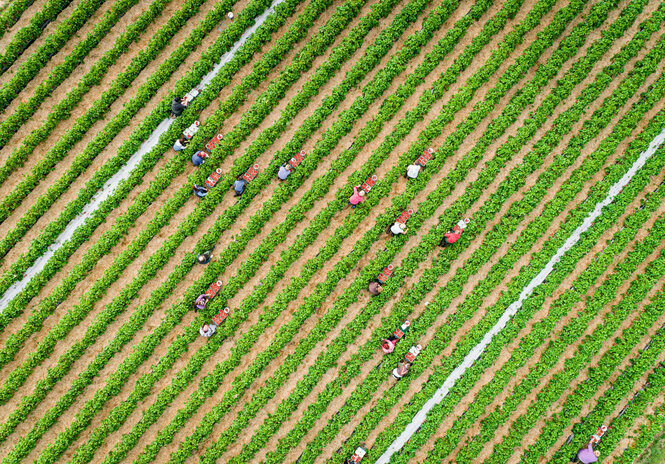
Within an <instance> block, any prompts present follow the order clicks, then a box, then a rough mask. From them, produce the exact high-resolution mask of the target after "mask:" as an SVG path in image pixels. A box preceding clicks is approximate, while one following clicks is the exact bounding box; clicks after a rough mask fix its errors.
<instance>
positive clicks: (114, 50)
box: [0, 0, 179, 220]
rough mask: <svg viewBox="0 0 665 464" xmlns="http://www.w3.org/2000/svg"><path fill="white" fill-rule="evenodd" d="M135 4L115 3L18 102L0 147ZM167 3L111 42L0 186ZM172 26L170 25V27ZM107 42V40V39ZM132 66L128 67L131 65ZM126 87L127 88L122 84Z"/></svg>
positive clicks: (10, 163)
mask: <svg viewBox="0 0 665 464" xmlns="http://www.w3.org/2000/svg"><path fill="white" fill-rule="evenodd" d="M136 3H137V0H127V1H118V2H115V3H114V4H113V7H112V8H111V10H109V11H108V12H107V13H106V15H105V16H104V18H103V19H102V20H101V21H100V22H99V23H98V24H97V25H96V26H95V28H94V29H93V30H92V31H91V32H90V33H89V34H88V35H87V36H86V38H85V39H84V40H82V41H80V42H79V43H78V44H76V46H75V47H74V49H73V50H72V51H71V53H69V55H67V57H66V58H65V60H64V61H63V62H62V63H61V64H59V65H57V66H55V67H54V68H53V69H52V70H51V71H50V72H49V75H48V77H47V78H46V79H44V80H43V82H41V83H40V84H39V86H38V87H37V88H36V89H35V91H34V93H33V95H32V96H31V97H30V98H29V99H27V101H24V102H21V103H19V104H18V105H17V107H16V110H15V111H14V112H13V113H12V114H11V115H10V116H9V117H8V118H7V119H6V120H4V121H2V123H0V147H3V146H5V145H6V144H7V142H8V141H9V139H10V138H11V137H12V136H13V135H15V134H16V132H17V131H18V129H19V128H20V127H21V125H23V124H24V123H25V122H26V121H27V120H28V119H29V118H30V117H31V116H32V115H34V114H35V112H36V111H37V109H38V108H39V107H40V105H41V104H42V103H43V102H44V100H46V99H47V98H48V97H49V96H51V94H52V92H53V91H54V90H55V89H56V88H57V87H58V86H59V85H60V84H61V83H62V82H63V81H64V80H65V79H66V78H67V77H69V76H70V75H71V73H72V71H73V70H74V69H75V68H76V67H77V66H78V65H79V64H81V63H82V62H83V60H84V59H85V57H86V56H87V55H88V53H89V52H90V51H91V50H92V49H93V48H94V47H96V46H97V45H98V44H99V43H100V42H101V40H102V39H106V36H107V34H108V32H109V31H110V29H111V28H112V27H113V26H114V25H115V24H116V23H117V22H118V20H119V19H120V18H121V17H122V16H123V15H124V14H125V13H126V12H127V11H128V10H129V8H131V7H132V6H133V5H135V4H136ZM168 3H170V0H160V1H156V2H152V3H151V4H150V7H149V8H148V9H146V10H145V11H144V12H143V13H142V14H141V16H139V17H138V18H137V19H136V20H135V21H133V22H132V23H131V24H130V25H129V26H127V30H126V31H125V32H124V33H122V34H121V35H120V36H119V37H118V38H117V39H116V41H115V42H114V44H113V47H111V48H110V49H109V50H108V51H107V52H106V53H105V54H104V55H103V56H102V57H101V58H100V59H99V60H97V62H96V63H95V64H94V65H93V66H92V67H91V68H90V71H88V72H87V73H86V74H85V75H84V76H83V77H82V78H81V79H80V81H79V82H78V84H77V85H76V88H74V89H73V90H71V91H69V92H67V95H66V96H65V97H64V98H63V101H61V102H58V104H56V105H55V106H54V107H53V108H52V110H51V112H50V113H49V115H48V116H47V121H46V122H45V123H44V124H43V126H42V127H40V128H39V129H35V130H34V131H33V132H32V133H31V134H29V135H28V137H26V139H27V140H25V139H24V140H23V141H22V143H23V146H22V147H21V148H19V149H18V150H16V151H14V153H12V156H11V157H10V158H9V159H8V160H7V162H6V163H5V164H4V165H3V166H2V168H0V184H2V182H4V181H5V180H6V179H7V177H8V176H9V175H10V174H11V173H12V171H13V170H14V169H16V168H17V167H19V166H20V165H21V164H22V163H23V162H24V161H25V158H26V155H27V153H28V150H29V149H28V146H31V145H32V146H33V147H34V145H35V143H38V142H39V141H42V140H44V138H45V137H46V135H48V134H50V133H51V131H52V129H53V125H54V121H60V120H62V119H64V118H68V117H69V112H70V111H71V109H73V108H74V107H75V106H76V105H77V104H78V103H79V102H80V101H81V100H82V99H83V96H84V95H85V94H86V93H87V92H88V91H89V90H90V88H92V86H93V85H98V84H99V83H100V82H101V80H102V78H103V77H104V75H105V74H106V72H107V71H108V70H109V69H110V68H111V67H112V66H113V65H114V64H115V62H116V61H117V59H118V58H119V57H120V56H121V55H122V54H123V53H124V52H126V51H127V50H128V48H129V45H130V44H131V43H132V42H134V41H136V40H138V39H139V37H140V36H141V34H143V33H144V32H145V30H146V28H147V27H148V25H149V24H150V23H151V22H152V21H154V20H155V19H156V18H157V17H158V16H159V15H161V14H162V11H163V10H164V7H165V6H166V5H167V4H168ZM172 26H173V25H172ZM170 29H171V31H172V33H173V34H175V33H176V32H177V30H178V29H179V28H178V27H177V26H176V27H171V28H170ZM107 40H108V39H107ZM130 66H131V65H130ZM20 76H21V74H18V73H17V74H16V75H14V77H13V78H12V81H10V82H9V83H8V84H7V85H5V86H3V87H2V88H1V89H0V106H2V102H7V103H5V104H4V106H7V104H8V103H9V101H11V100H12V99H13V98H14V97H15V96H16V95H18V92H19V91H20V89H22V88H24V87H25V85H26V83H27V80H26V79H28V77H27V76H26V77H25V78H22V77H20ZM125 87H128V85H127V84H125ZM5 218H6V212H5V211H4V210H3V215H2V216H0V220H4V219H5Z"/></svg>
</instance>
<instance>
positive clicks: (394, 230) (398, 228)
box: [390, 222, 407, 236]
mask: <svg viewBox="0 0 665 464" xmlns="http://www.w3.org/2000/svg"><path fill="white" fill-rule="evenodd" d="M406 231H407V228H406V224H404V223H402V222H396V223H395V224H393V225H392V226H390V233H391V234H392V235H393V236H395V235H400V234H404V233H406Z"/></svg>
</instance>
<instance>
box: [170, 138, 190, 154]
mask: <svg viewBox="0 0 665 464" xmlns="http://www.w3.org/2000/svg"><path fill="white" fill-rule="evenodd" d="M188 144H189V140H188V139H187V137H180V138H179V139H178V140H176V141H175V143H174V144H173V149H174V150H175V151H182V150H184V149H185V148H187V145H188Z"/></svg>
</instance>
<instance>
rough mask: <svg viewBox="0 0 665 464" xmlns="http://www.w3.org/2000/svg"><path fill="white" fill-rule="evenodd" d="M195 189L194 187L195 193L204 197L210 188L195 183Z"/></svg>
mask: <svg viewBox="0 0 665 464" xmlns="http://www.w3.org/2000/svg"><path fill="white" fill-rule="evenodd" d="M193 189H194V195H196V196H197V197H199V198H203V197H205V196H206V195H207V194H208V189H207V188H205V187H202V186H200V185H196V184H194V187H193Z"/></svg>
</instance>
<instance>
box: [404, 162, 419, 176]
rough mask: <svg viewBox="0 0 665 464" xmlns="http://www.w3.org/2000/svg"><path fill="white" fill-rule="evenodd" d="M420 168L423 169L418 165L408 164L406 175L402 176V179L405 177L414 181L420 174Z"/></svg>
mask: <svg viewBox="0 0 665 464" xmlns="http://www.w3.org/2000/svg"><path fill="white" fill-rule="evenodd" d="M422 168H423V167H422V166H421V165H419V164H410V165H409V166H407V168H406V174H404V177H406V178H407V179H415V178H416V177H418V174H420V170H421V169H422Z"/></svg>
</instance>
